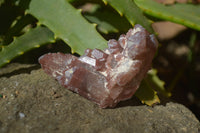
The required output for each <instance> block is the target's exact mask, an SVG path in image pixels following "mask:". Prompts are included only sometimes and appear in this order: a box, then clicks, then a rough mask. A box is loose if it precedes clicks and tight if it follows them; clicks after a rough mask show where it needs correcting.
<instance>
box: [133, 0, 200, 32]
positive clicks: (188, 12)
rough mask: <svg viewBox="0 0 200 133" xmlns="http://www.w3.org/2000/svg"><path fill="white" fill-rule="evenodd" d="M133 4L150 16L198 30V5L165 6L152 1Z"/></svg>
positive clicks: (199, 23) (199, 18)
mask: <svg viewBox="0 0 200 133" xmlns="http://www.w3.org/2000/svg"><path fill="white" fill-rule="evenodd" d="M135 2H136V4H137V5H138V6H139V7H140V8H141V9H142V10H143V11H144V12H145V13H146V14H148V15H150V16H154V17H156V18H159V19H163V20H168V21H172V22H175V23H179V24H182V25H185V26H188V27H190V28H193V29H195V30H200V5H192V4H180V3H177V4H173V5H168V6H166V5H163V4H160V3H157V2H155V1H153V0H135Z"/></svg>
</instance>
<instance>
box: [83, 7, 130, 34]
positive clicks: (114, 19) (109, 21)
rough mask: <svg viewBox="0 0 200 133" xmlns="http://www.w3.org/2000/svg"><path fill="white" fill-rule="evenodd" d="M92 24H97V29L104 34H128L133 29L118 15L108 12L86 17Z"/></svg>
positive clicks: (99, 12)
mask: <svg viewBox="0 0 200 133" xmlns="http://www.w3.org/2000/svg"><path fill="white" fill-rule="evenodd" d="M84 16H85V17H86V18H87V19H88V20H89V21H90V22H93V23H96V24H97V28H98V30H99V31H100V32H102V33H104V34H108V33H117V32H119V31H123V32H127V31H128V29H129V28H130V27H132V26H131V25H130V24H129V23H128V21H127V20H126V19H125V18H123V17H121V16H119V15H118V14H117V13H114V12H110V11H107V10H104V11H99V10H97V11H96V12H94V13H92V14H85V15H84Z"/></svg>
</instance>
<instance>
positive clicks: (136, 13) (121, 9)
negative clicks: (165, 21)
mask: <svg viewBox="0 0 200 133" xmlns="http://www.w3.org/2000/svg"><path fill="white" fill-rule="evenodd" d="M103 2H104V3H105V4H107V3H108V4H110V5H111V6H112V7H113V8H114V9H115V10H116V11H117V12H118V13H119V14H120V15H121V16H122V15H124V16H125V17H126V18H127V19H128V21H129V22H130V23H131V24H132V25H133V26H134V25H135V24H136V23H138V24H140V25H142V26H143V27H145V28H146V29H147V30H148V31H149V32H151V33H153V29H152V27H151V23H150V22H149V21H148V19H147V18H146V17H145V16H144V15H143V13H142V11H141V10H140V8H138V7H137V5H136V4H135V2H134V1H133V0H103Z"/></svg>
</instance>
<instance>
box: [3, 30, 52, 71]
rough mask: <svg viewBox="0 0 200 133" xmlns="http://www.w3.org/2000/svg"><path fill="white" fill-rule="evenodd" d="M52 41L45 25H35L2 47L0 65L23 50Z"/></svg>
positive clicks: (20, 53) (50, 33)
mask: <svg viewBox="0 0 200 133" xmlns="http://www.w3.org/2000/svg"><path fill="white" fill-rule="evenodd" d="M52 41H54V35H53V33H52V32H51V31H50V30H49V29H48V28H45V27H37V28H35V29H31V30H30V31H28V32H26V33H25V34H24V35H22V36H20V37H17V38H15V39H14V41H13V42H12V43H11V44H9V45H8V46H5V47H3V48H2V51H1V52H0V57H1V58H0V67H2V66H3V65H5V64H6V63H9V62H10V61H11V60H12V59H13V58H15V57H17V56H18V55H22V54H23V53H24V52H26V51H28V50H30V49H33V48H38V47H40V46H41V45H42V44H45V43H48V42H52Z"/></svg>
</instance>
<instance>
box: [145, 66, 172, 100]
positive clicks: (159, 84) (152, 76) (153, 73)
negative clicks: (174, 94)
mask: <svg viewBox="0 0 200 133" xmlns="http://www.w3.org/2000/svg"><path fill="white" fill-rule="evenodd" d="M144 80H145V81H146V82H147V83H148V84H149V85H150V86H151V87H152V88H153V89H154V90H156V91H157V92H160V93H161V94H163V95H164V96H166V97H170V96H171V93H170V92H167V91H166V89H165V87H164V85H165V82H164V81H162V80H160V79H159V77H158V76H157V70H156V69H152V70H150V71H149V72H148V74H147V77H146V78H145V79H144Z"/></svg>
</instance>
